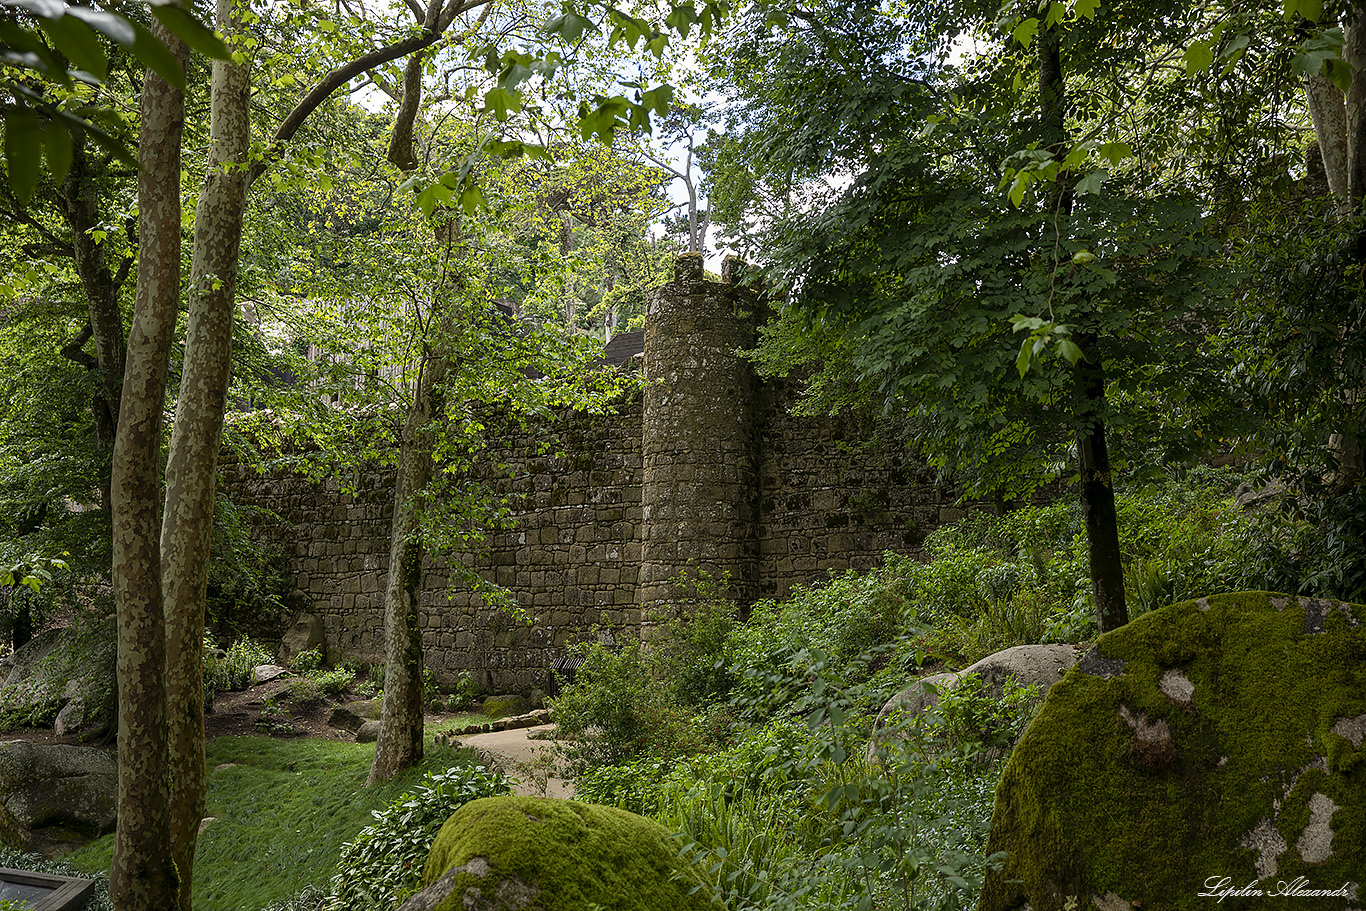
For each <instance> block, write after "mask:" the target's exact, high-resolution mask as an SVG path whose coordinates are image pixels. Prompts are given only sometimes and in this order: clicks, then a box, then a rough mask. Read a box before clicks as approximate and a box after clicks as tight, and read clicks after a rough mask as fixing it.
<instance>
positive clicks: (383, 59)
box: [248, 0, 489, 186]
mask: <svg viewBox="0 0 1366 911" xmlns="http://www.w3.org/2000/svg"><path fill="white" fill-rule="evenodd" d="M488 2H489V0H450V3H449V5H447V6H446V8H445V9H443V10H441V11H440V12H439V13H438V14H437V15H436V17H435V22H434V23H433V24H432V25H431V26H426V25H424V26H423V29H422V31H421V32H419V33H417V34H416V35H410V36H408V37H407V38H404V39H403V40H401V41H396V42H394V43H393V44H388V45H385V46H384V47H381V48H376V49H375V50H373V51H371V52H370V53H368V54H364V55H362V56H360V57H358V58H356V59H355V60H352V61H351V62H350V63H347V64H344V65H343V66H339V67H337V68H336V69H334V70H333V71H332V72H330V73H328V74H327V75H326V76H324V77H323V78H322V80H321V81H320V82H319V83H318V84H317V85H315V86H314V87H313V88H312V90H310V91H309V93H308V94H307V95H305V96H304V97H303V98H302V99H300V100H299V103H298V104H296V105H295V106H294V109H293V110H292V111H290V112H289V114H288V115H287V116H286V117H285V119H284V121H282V122H281V124H280V126H279V128H278V129H277V130H276V131H275V135H274V136H272V137H271V140H270V144H269V145H267V146H266V150H265V153H264V154H263V155H262V156H261V158H260V159H259V160H257V161H255V162H253V163H252V165H251V174H250V177H249V179H248V186H250V185H251V184H253V183H255V182H256V181H257V180H258V179H259V178H260V177H261V175H262V174H264V173H265V172H266V169H267V168H268V167H270V165H271V164H272V163H273V162H274V161H275V160H276V159H277V158H279V157H280V154H281V151H282V149H283V146H284V144H285V143H287V142H288V141H289V140H290V139H292V138H294V134H295V133H297V132H299V127H301V126H303V123H304V121H305V120H307V119H308V116H309V115H310V114H312V113H313V112H314V111H315V110H317V109H318V106H319V105H321V104H322V103H323V102H324V101H326V100H327V99H328V97H329V96H331V95H332V93H333V92H335V91H336V90H337V89H339V88H341V87H342V86H344V85H346V84H347V83H348V82H350V81H351V80H352V79H354V78H355V77H357V76H359V75H360V74H361V73H364V72H365V71H366V70H369V69H373V68H374V67H377V66H379V65H380V64H383V63H388V62H389V61H391V60H397V59H398V58H400V57H406V56H408V55H409V54H412V53H414V52H416V51H420V50H424V49H426V48H429V47H431V46H432V45H433V44H436V42H438V41H440V40H441V36H442V35H443V34H444V33H445V31H446V29H448V28H449V27H450V24H451V23H452V22H453V21H455V17H456V16H458V15H460V14H461V13H465V12H468V11H470V10H472V9H475V8H476V7H480V6H484V5H485V4H487V3H488ZM438 3H439V0H433V2H432V6H433V7H437V4H438ZM437 8H439V7H437Z"/></svg>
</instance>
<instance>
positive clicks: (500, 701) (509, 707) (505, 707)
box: [483, 694, 528, 719]
mask: <svg viewBox="0 0 1366 911" xmlns="http://www.w3.org/2000/svg"><path fill="white" fill-rule="evenodd" d="M527 709H528V705H527V701H526V697H525V696H518V695H515V694H513V695H507V696H490V697H488V698H487V699H485V700H484V706H483V712H484V714H485V715H487V716H488V717H490V718H494V719H497V718H506V717H507V716H508V715H521V714H523V713H525V712H526V711H527Z"/></svg>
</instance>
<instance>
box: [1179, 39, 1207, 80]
mask: <svg viewBox="0 0 1366 911" xmlns="http://www.w3.org/2000/svg"><path fill="white" fill-rule="evenodd" d="M1213 65H1214V49H1213V48H1212V47H1211V46H1210V43H1209V42H1208V41H1193V42H1191V46H1190V47H1188V48H1186V75H1187V76H1194V75H1195V74H1196V73H1201V72H1204V71H1205V70H1207V69H1209V68H1210V67H1211V66H1213Z"/></svg>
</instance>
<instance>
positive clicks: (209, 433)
mask: <svg viewBox="0 0 1366 911" xmlns="http://www.w3.org/2000/svg"><path fill="white" fill-rule="evenodd" d="M218 27H219V30H220V31H221V32H222V33H223V34H224V35H231V34H233V33H234V32H237V31H240V23H238V22H236V21H235V18H234V4H233V2H232V0H218ZM250 89H251V81H250V72H249V70H248V67H247V65H246V64H244V63H233V62H231V61H224V60H215V61H214V63H213V76H212V81H211V87H210V123H209V143H210V144H209V161H208V167H207V169H206V170H205V174H204V184H203V187H202V188H201V190H200V193H199V204H198V207H197V208H196V210H195V222H194V253H193V257H192V259H191V263H190V287H189V313H188V317H187V326H186V332H185V355H184V363H183V366H182V369H181V380H180V395H179V397H178V398H177V400H176V413H175V425H174V431H173V433H172V435H171V447H170V453H169V456H168V459H167V464H166V507H165V520H164V525H163V527H162V536H161V564H162V570H161V582H162V591H163V594H164V598H165V609H166V639H167V663H166V664H167V667H166V706H167V723H168V725H169V734H170V738H169V739H170V743H169V749H170V768H171V849H172V850H171V853H172V856H173V858H174V859H175V864H176V868H177V869H178V870H179V871H180V907H181V908H182V909H184V911H189V908H190V887H191V880H192V876H193V869H194V850H195V843H196V841H197V839H198V835H199V823H200V820H201V819H203V817H204V791H205V770H204V652H203V636H204V619H205V618H204V597H205V588H206V586H207V583H208V575H209V542H210V538H211V537H212V533H213V500H214V488H215V482H216V479H217V473H218V450H219V447H220V444H221V441H222V435H223V413H224V410H225V408H226V405H227V394H228V381H229V379H230V376H231V366H232V364H231V358H232V318H233V310H234V307H235V301H236V292H237V264H238V254H239V251H240V248H241V239H242V220H243V216H244V213H245V210H246V191H247V167H246V165H247V155H248V151H249V143H250V137H251V121H250V110H249V102H250Z"/></svg>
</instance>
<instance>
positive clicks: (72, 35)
mask: <svg viewBox="0 0 1366 911" xmlns="http://www.w3.org/2000/svg"><path fill="white" fill-rule="evenodd" d="M42 26H43V31H45V32H47V34H48V37H49V38H50V39H51V40H52V45H53V47H55V48H57V50H59V51H60V52H61V53H63V54H65V55H66V57H67V59H69V60H70V61H71V62H72V63H74V64H75V65H76V66H78V67H80V68H81V69H83V70H85V71H86V72H88V73H92V74H94V75H95V77H96V78H98V79H99V80H100V81H101V82H103V81H104V80H106V79H108V78H109V64H108V62H107V61H106V60H105V57H104V50H103V49H102V48H101V47H100V41H99V39H98V38H96V37H95V33H94V32H92V31H91V30H90V27H89V26H87V25H86V24H85V23H83V22H81V21H80V20H79V19H76V18H75V17H74V16H63V17H62V18H60V19H44V20H42Z"/></svg>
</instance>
